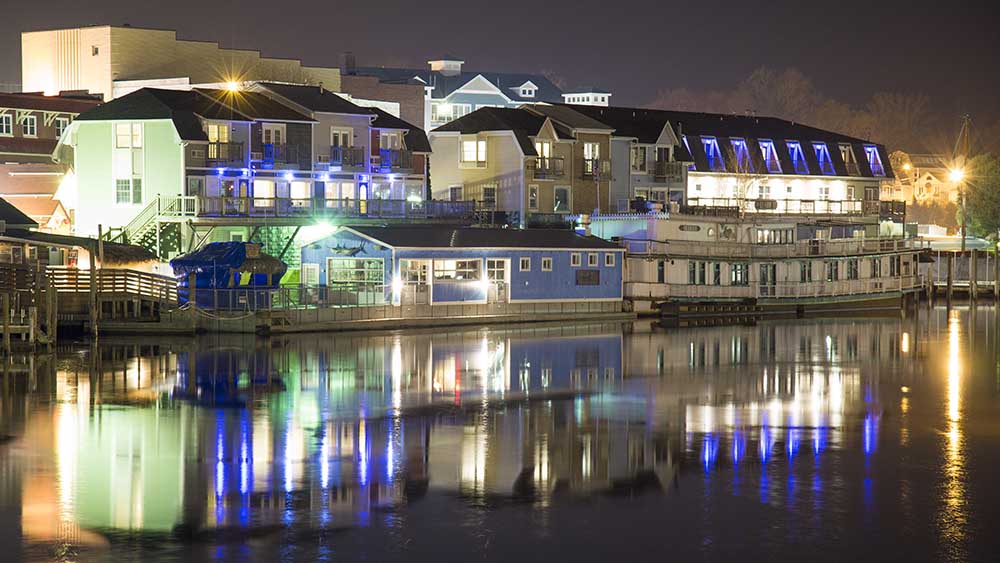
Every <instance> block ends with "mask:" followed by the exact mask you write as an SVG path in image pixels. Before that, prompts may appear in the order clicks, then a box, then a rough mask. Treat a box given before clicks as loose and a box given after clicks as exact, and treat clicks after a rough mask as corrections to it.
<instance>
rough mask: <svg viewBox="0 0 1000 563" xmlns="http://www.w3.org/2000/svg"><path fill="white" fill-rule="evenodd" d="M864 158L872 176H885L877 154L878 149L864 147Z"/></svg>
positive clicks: (870, 146) (880, 159) (871, 146)
mask: <svg viewBox="0 0 1000 563" xmlns="http://www.w3.org/2000/svg"><path fill="white" fill-rule="evenodd" d="M865 156H867V157H868V166H869V167H871V169H872V175H873V176H885V168H883V167H882V157H881V156H879V154H878V147H876V146H875V145H865Z"/></svg>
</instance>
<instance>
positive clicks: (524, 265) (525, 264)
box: [518, 256, 531, 272]
mask: <svg viewBox="0 0 1000 563" xmlns="http://www.w3.org/2000/svg"><path fill="white" fill-rule="evenodd" d="M518 264H519V265H518V267H519V269H520V271H522V272H530V271H531V258H528V257H526V256H522V257H521V259H520V260H519V261H518Z"/></svg>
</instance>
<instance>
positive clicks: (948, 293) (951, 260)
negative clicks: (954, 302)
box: [945, 252, 955, 305]
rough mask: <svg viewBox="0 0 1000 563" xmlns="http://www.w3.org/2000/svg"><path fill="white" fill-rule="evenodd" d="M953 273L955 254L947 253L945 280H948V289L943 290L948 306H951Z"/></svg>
mask: <svg viewBox="0 0 1000 563" xmlns="http://www.w3.org/2000/svg"><path fill="white" fill-rule="evenodd" d="M954 271H955V253H954V252H949V253H948V278H947V279H948V287H947V289H946V290H945V296H946V297H947V299H948V304H949V305H950V304H951V291H952V284H953V283H954V276H953V272H954Z"/></svg>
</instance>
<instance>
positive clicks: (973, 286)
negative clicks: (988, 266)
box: [969, 248, 979, 302]
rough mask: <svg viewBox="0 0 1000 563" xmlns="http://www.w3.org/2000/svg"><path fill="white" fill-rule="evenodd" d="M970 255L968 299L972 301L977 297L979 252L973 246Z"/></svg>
mask: <svg viewBox="0 0 1000 563" xmlns="http://www.w3.org/2000/svg"><path fill="white" fill-rule="evenodd" d="M970 252H971V254H972V255H971V257H970V258H969V300H970V301H972V302H975V301H976V298H977V297H979V276H978V273H979V265H978V264H977V262H979V252H978V251H977V250H976V249H975V248H973V249H972V250H971V251H970Z"/></svg>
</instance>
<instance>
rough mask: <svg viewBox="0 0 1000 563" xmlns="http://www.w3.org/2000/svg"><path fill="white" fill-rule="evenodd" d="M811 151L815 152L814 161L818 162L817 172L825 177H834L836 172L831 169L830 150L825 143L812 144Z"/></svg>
mask: <svg viewBox="0 0 1000 563" xmlns="http://www.w3.org/2000/svg"><path fill="white" fill-rule="evenodd" d="M812 145H813V150H814V151H816V160H817V161H818V162H819V171H820V173H821V174H824V175H826V176H836V174H837V171H836V170H834V169H833V160H831V159H830V149H829V148H827V146H826V143H813V144H812Z"/></svg>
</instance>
